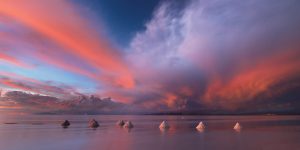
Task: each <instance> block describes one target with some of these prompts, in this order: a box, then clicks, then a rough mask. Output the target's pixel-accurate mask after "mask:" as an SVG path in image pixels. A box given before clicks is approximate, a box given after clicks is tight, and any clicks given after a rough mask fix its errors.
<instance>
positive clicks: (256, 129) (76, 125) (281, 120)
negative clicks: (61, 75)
mask: <svg viewBox="0 0 300 150" xmlns="http://www.w3.org/2000/svg"><path fill="white" fill-rule="evenodd" d="M92 118H95V119H96V120H98V121H99V123H100V127H99V128H97V129H89V128H88V127H87V126H88V123H87V122H88V120H89V119H92ZM64 119H68V120H69V121H70V122H71V126H70V127H69V128H67V129H63V128H62V127H61V126H60V123H61V122H62V121H63V120H64ZM119 119H123V120H131V121H132V122H133V125H134V128H133V129H132V130H130V131H129V130H127V129H124V128H120V127H117V126H116V125H115V123H116V122H117V120H119ZM162 120H167V121H168V123H169V124H170V126H171V128H170V129H169V130H165V131H161V130H159V128H158V126H159V124H160V122H161V121H162ZM199 121H203V122H204V124H205V125H206V129H205V130H204V131H203V132H199V131H197V130H196V129H195V126H196V125H197V123H198V122H199ZM237 121H238V122H240V124H241V125H242V126H243V128H242V130H241V131H240V132H236V131H234V130H233V129H232V128H233V126H234V124H235V123H236V122H237ZM299 148H300V116H148V115H145V116H143V115H141V116H118V115H97V116H87V115H86V116H78V115H70V116H62V115H60V116H55V115H32V116H0V150H168V149H171V150H188V149H192V150H194V149H197V150H199V149H200V150H201V149H203V150H214V149H222V150H226V149H228V150H252V149H253V150H287V149H290V150H296V149H299Z"/></svg>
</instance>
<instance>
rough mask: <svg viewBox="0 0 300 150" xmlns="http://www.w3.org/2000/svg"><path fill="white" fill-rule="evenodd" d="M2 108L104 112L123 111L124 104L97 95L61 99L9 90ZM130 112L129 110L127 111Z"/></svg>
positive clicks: (47, 111)
mask: <svg viewBox="0 0 300 150" xmlns="http://www.w3.org/2000/svg"><path fill="white" fill-rule="evenodd" d="M0 104H1V109H2V110H3V109H7V110H10V111H12V112H14V113H16V114H18V113H36V114H99V113H101V114H104V113H110V114H113V113H122V112H124V110H125V109H126V106H125V105H124V104H121V103H118V102H113V101H112V100H111V99H110V98H102V99H101V98H98V97H96V96H93V95H92V96H90V97H88V96H85V95H81V96H77V97H73V98H72V99H68V100H61V99H59V98H56V97H53V96H44V95H39V94H30V93H25V92H20V91H9V92H6V93H5V95H3V96H2V97H0ZM126 112H128V111H126Z"/></svg>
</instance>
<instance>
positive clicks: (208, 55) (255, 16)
mask: <svg viewBox="0 0 300 150" xmlns="http://www.w3.org/2000/svg"><path fill="white" fill-rule="evenodd" d="M298 6H299V2H298V1H294V0H289V1H280V2H279V1H278V2H276V3H274V2H273V1H269V0H265V1H259V0H254V1H249V2H240V1H237V0H226V1H221V0H213V1H205V0H192V1H190V3H189V4H187V5H186V6H185V7H183V8H178V7H174V5H173V4H172V3H170V2H167V3H163V4H162V5H161V6H160V7H159V8H158V9H157V10H156V11H155V13H154V14H153V18H152V19H151V20H150V21H149V22H148V23H147V24H146V25H145V27H146V30H145V31H141V32H138V33H137V34H136V36H135V37H134V38H133V40H132V42H131V43H130V46H129V48H128V49H129V50H128V59H129V61H131V62H132V64H133V68H135V75H136V78H137V79H136V80H137V84H138V85H137V86H138V87H140V88H139V89H137V94H136V95H135V96H136V97H134V98H135V99H136V101H135V102H136V103H140V104H141V105H142V104H144V105H147V106H149V107H151V106H152V107H153V108H157V105H159V106H164V107H163V109H165V110H174V109H175V110H176V109H177V110H182V109H183V108H186V110H189V108H188V107H187V105H186V104H187V102H188V101H191V102H194V103H196V104H198V105H196V106H197V107H198V108H199V109H201V108H202V107H204V108H207V107H208V108H218V107H220V109H222V108H223V109H229V110H236V109H238V108H240V107H242V105H243V104H245V103H247V102H248V101H257V100H258V99H265V100H266V101H265V102H266V103H267V102H268V100H269V99H275V98H278V97H281V98H282V99H284V96H283V97H282V95H283V93H286V92H287V91H288V90H291V89H297V88H298V89H299V71H300V69H299V68H300V67H299V66H300V60H299V56H300V49H299V48H300V45H299V43H298V42H297V41H299V39H300V34H299V31H298V29H297V28H298V27H297V26H299V25H300V18H299V17H296V15H295V14H298V13H299V10H300V9H299V7H298ZM254 10H255V11H254ZM295 82H296V83H295ZM182 87H187V89H189V92H187V93H185V94H184V93H182V92H181V89H182ZM279 91H281V92H279ZM125 95H126V92H125ZM185 99H186V100H185Z"/></svg>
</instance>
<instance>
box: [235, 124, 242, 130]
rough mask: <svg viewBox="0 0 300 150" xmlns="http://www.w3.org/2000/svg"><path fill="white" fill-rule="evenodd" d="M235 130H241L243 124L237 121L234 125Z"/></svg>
mask: <svg viewBox="0 0 300 150" xmlns="http://www.w3.org/2000/svg"><path fill="white" fill-rule="evenodd" d="M233 129H234V130H241V129H242V126H241V125H240V124H239V123H238V122H237V123H236V124H235V125H234V127H233Z"/></svg>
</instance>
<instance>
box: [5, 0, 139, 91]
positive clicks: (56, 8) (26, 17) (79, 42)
mask: <svg viewBox="0 0 300 150" xmlns="http://www.w3.org/2000/svg"><path fill="white" fill-rule="evenodd" d="M76 9H77V8H76V7H75V6H74V5H72V4H70V3H68V2H67V1H63V0H51V1H40V0H27V1H23V0H3V1H1V2H0V13H2V14H4V15H6V16H8V17H11V18H13V19H15V20H17V21H19V22H21V23H23V24H24V25H26V26H28V27H30V28H32V29H33V30H35V31H37V32H38V33H40V34H42V35H44V36H45V37H47V38H49V39H50V40H52V41H54V42H55V43H57V44H58V45H59V46H62V47H63V50H65V51H66V52H69V53H72V54H74V55H76V56H78V57H79V58H82V59H83V60H85V61H86V62H88V63H89V64H91V65H93V66H94V67H96V68H97V69H98V70H99V72H101V74H104V75H106V76H109V77H111V79H112V81H111V82H112V83H114V84H117V85H120V86H123V87H126V88H130V87H133V86H134V80H133V77H132V75H131V73H130V71H129V70H128V68H127V66H126V65H125V64H124V62H123V61H122V58H121V57H120V55H119V54H118V53H117V52H116V51H115V50H114V49H112V48H111V47H110V46H109V44H108V43H107V41H105V39H103V38H101V37H100V36H99V35H98V34H97V32H96V31H95V30H93V29H92V27H91V25H90V24H89V23H88V21H87V20H85V19H83V17H81V16H80V14H79V13H78V11H76Z"/></svg>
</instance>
